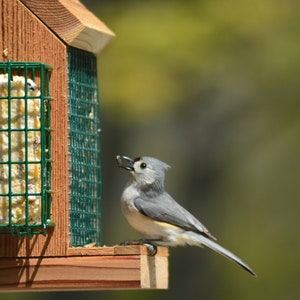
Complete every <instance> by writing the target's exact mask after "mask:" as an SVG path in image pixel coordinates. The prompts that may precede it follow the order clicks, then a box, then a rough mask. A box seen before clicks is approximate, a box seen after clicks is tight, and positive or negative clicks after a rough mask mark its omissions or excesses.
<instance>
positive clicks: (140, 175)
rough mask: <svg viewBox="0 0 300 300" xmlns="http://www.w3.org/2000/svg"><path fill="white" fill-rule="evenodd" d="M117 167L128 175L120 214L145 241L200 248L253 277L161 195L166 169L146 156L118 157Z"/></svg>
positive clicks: (243, 265) (182, 211)
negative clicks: (206, 248)
mask: <svg viewBox="0 0 300 300" xmlns="http://www.w3.org/2000/svg"><path fill="white" fill-rule="evenodd" d="M117 164H118V166H119V167H121V168H123V169H125V170H127V171H130V173H131V175H132V176H131V179H130V181H129V182H128V184H127V186H126V187H125V190H124V191H123V194H122V197H121V208H122V212H123V214H124V216H125V218H126V219H127V221H128V222H129V224H130V225H131V226H132V227H133V228H134V229H135V230H137V231H138V232H139V233H141V234H142V235H143V236H144V237H145V238H146V240H145V241H147V242H150V243H152V242H153V243H154V244H156V245H162V246H184V245H190V246H198V247H203V245H204V246H207V247H209V248H211V249H212V250H214V251H216V252H218V253H219V254H221V255H223V256H225V257H227V258H228V259H231V260H232V261H234V262H236V263H237V264H238V265H240V266H241V267H243V268H244V269H245V270H246V271H248V272H249V273H251V274H252V275H254V276H256V274H255V273H254V271H252V269H251V268H250V267H249V266H248V265H247V264H245V263H244V262H243V261H242V260H241V259H240V258H238V257H237V256H236V255H234V254H233V253H231V252H230V251H228V250H226V249H225V248H223V247H222V246H220V245H219V244H217V243H216V242H215V241H214V240H216V238H215V237H214V236H212V235H211V233H210V232H209V231H208V230H207V229H206V228H205V227H204V226H203V225H202V224H201V223H200V222H199V221H198V220H197V219H196V218H195V217H194V216H193V215H192V214H190V213H189V212H188V211H187V210H185V209H184V208H183V207H182V206H181V205H179V204H178V203H177V202H176V201H175V200H174V199H173V198H172V197H171V196H170V195H169V194H168V193H167V192H166V191H165V188H164V179H165V171H166V170H167V169H168V168H170V166H168V165H167V164H165V163H164V162H162V161H160V160H158V159H156V158H152V157H147V156H143V157H138V158H136V159H132V158H129V157H127V156H119V155H118V156H117Z"/></svg>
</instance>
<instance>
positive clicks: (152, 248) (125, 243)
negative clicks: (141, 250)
mask: <svg viewBox="0 0 300 300" xmlns="http://www.w3.org/2000/svg"><path fill="white" fill-rule="evenodd" d="M154 241H155V240H144V239H141V240H125V241H123V242H122V243H120V246H131V245H143V246H146V247H147V248H148V251H149V254H150V255H151V256H154V255H155V254H156V253H157V247H156V246H155V245H153V244H152V242H154Z"/></svg>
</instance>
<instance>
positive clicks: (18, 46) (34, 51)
mask: <svg viewBox="0 0 300 300" xmlns="http://www.w3.org/2000/svg"><path fill="white" fill-rule="evenodd" d="M4 49H8V57H7V58H8V59H11V60H12V61H21V62H25V61H27V62H31V61H34V62H43V63H46V64H48V65H51V66H53V71H52V75H51V80H50V89H51V90H50V91H51V96H52V97H53V98H54V101H52V102H51V127H52V128H53V131H52V158H53V160H54V163H53V166H52V175H53V176H52V189H53V190H54V194H53V197H52V205H51V219H52V220H53V221H54V222H55V223H56V227H55V228H54V229H49V230H48V234H47V236H45V237H44V236H41V235H40V236H34V237H33V238H32V239H31V240H30V239H28V238H27V237H25V238H24V239H22V240H19V239H18V238H17V237H12V236H0V257H30V256H65V255H66V253H67V249H68V246H69V245H68V243H69V242H68V240H69V237H68V234H69V233H68V226H69V224H68V103H67V102H68V101H67V99H68V98H67V97H68V84H67V51H66V45H65V44H64V43H63V42H62V41H61V40H60V39H58V38H57V37H56V36H55V35H54V34H53V33H52V32H51V31H50V30H49V29H48V28H47V27H46V26H45V25H44V24H43V23H42V22H41V21H40V20H39V19H38V18H37V17H36V16H34V15H33V14H32V13H31V12H30V11H29V10H28V9H27V8H26V7H25V6H24V5H23V4H22V3H21V2H20V1H18V0H0V51H1V53H2V51H3V50H4ZM7 58H5V59H7Z"/></svg>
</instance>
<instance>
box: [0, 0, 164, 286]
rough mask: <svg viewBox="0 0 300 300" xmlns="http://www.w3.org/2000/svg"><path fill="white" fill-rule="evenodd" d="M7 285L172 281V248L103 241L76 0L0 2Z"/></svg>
mask: <svg viewBox="0 0 300 300" xmlns="http://www.w3.org/2000/svg"><path fill="white" fill-rule="evenodd" d="M0 7H1V18H0V23H1V24H0V36H1V39H0V49H1V51H2V61H1V62H0V291H16V290H18V291H21V290H30V291H34V290H78V289H79V290H83V289H87V290H88V289H90V290H97V289H129V288H161V289H165V288H167V287H168V250H167V249H166V248H158V252H157V254H156V255H155V256H150V255H149V253H148V251H147V248H146V247H145V246H112V247H107V246H103V243H102V236H101V224H100V223H101V207H100V204H101V189H102V179H101V161H100V158H99V157H100V139H99V136H100V128H101V127H100V126H101V125H100V118H99V113H100V106H99V95H98V84H97V83H98V79H97V60H96V54H99V52H100V51H101V50H102V49H103V48H104V47H105V46H106V45H107V44H108V43H109V42H110V40H111V39H112V38H113V37H114V34H113V33H112V32H111V31H110V29H109V28H107V27H106V26H105V25H104V24H103V23H102V22H101V21H100V20H99V19H97V18H96V17H95V16H94V15H93V14H92V13H91V12H90V11H88V10H87V9H86V8H85V7H84V6H83V5H82V4H81V3H80V2H79V1H78V0H43V1H40V0H0Z"/></svg>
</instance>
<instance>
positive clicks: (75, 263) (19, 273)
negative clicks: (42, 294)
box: [0, 246, 168, 291]
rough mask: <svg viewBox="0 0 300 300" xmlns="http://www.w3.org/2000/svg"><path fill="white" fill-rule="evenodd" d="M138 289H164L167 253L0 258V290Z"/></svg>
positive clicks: (166, 273) (166, 285) (166, 276)
mask: <svg viewBox="0 0 300 300" xmlns="http://www.w3.org/2000/svg"><path fill="white" fill-rule="evenodd" d="M126 247H127V246H126ZM126 247H123V248H126ZM135 247H136V249H133V248H131V249H132V251H133V252H136V251H138V248H139V247H137V246H135ZM109 248H111V247H109ZM140 248H141V249H140V251H142V252H143V251H144V250H145V249H144V247H143V246H141V247H140ZM119 250H120V249H119ZM128 250H129V249H127V250H126V251H127V252H128ZM162 251H164V250H162ZM129 252H130V251H129ZM129 252H128V253H129ZM138 288H144V289H154V288H158V289H166V288H168V258H167V256H160V255H158V254H157V255H155V256H148V255H144V254H140V255H138V254H134V255H130V254H128V255H123V256H120V255H103V256H94V255H91V256H84V257H78V256H77V257H61V258H24V259H21V258H20V259H3V258H2V259H0V291H12V290H13V291H16V290H17V291H21V290H27V291H33V290H47V291H50V290H64V291H65V290H99V289H138Z"/></svg>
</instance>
